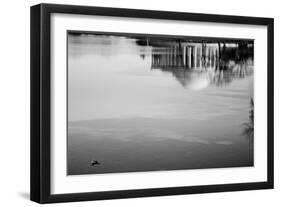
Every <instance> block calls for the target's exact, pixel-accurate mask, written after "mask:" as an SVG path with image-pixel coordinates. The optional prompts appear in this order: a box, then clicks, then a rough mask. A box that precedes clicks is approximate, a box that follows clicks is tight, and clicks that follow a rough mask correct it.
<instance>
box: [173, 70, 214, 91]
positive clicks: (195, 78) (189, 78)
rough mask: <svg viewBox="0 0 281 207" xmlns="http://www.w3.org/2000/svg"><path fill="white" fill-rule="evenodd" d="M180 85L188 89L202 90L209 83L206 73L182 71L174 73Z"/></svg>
mask: <svg viewBox="0 0 281 207" xmlns="http://www.w3.org/2000/svg"><path fill="white" fill-rule="evenodd" d="M174 75H175V77H176V78H177V80H178V81H179V82H180V83H181V85H182V86H183V87H184V88H186V89H189V90H202V89H204V88H207V87H208V85H209V84H210V78H209V76H208V73H197V72H195V73H194V72H190V71H189V72H183V73H174Z"/></svg>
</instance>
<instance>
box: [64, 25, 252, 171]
mask: <svg viewBox="0 0 281 207" xmlns="http://www.w3.org/2000/svg"><path fill="white" fill-rule="evenodd" d="M66 35H67V58H66V61H67V175H83V174H104V173H130V172H147V171H169V170H195V169H209V168H229V167H233V168H234V167H240V168H241V167H253V166H254V141H255V140H254V104H255V103H254V70H255V67H254V47H255V42H254V40H253V39H239V38H237V39H236V38H224V37H207V36H206V37H201V36H198V37H196V36H173V35H149V34H130V33H108V32H95V31H74V30H69V31H67V34H66Z"/></svg>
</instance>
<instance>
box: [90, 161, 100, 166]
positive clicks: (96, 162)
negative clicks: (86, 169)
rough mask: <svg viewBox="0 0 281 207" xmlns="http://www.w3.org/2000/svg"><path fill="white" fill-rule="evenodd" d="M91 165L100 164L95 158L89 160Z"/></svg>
mask: <svg viewBox="0 0 281 207" xmlns="http://www.w3.org/2000/svg"><path fill="white" fill-rule="evenodd" d="M91 165H92V166H94V165H100V163H99V162H98V161H97V160H92V161H91Z"/></svg>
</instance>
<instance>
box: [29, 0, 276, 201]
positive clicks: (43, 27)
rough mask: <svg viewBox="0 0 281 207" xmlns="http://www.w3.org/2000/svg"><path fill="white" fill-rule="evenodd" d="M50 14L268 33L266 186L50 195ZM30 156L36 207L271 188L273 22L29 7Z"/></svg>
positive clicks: (272, 162) (228, 17) (46, 5)
mask: <svg viewBox="0 0 281 207" xmlns="http://www.w3.org/2000/svg"><path fill="white" fill-rule="evenodd" d="M52 13H67V14H83V15H99V16H113V17H132V18H148V19H161V20H179V21H194V22H207V23H233V24H248V25H263V26H266V27H267V75H268V84H267V94H268V97H267V104H268V106H267V107H268V108H267V110H268V111H267V114H268V117H267V127H268V131H267V181H265V182H249V183H235V184H219V185H203V186H186V187H167V188H153V189H137V190H121V191H106V192H85V193H72V194H51V191H50V189H51V182H50V181H51V177H50V176H51V175H50V174H51V173H50V169H51V160H50V150H51V140H50V136H51V134H50V128H51V114H50V112H51V111H50V107H51V88H50V87H51V85H50V80H51V70H50V67H51V65H50V58H51V55H50V52H51V50H50V31H51V27H50V26H51V25H50V16H51V14H52ZM30 25H31V27H30V28H31V36H30V42H31V45H30V47H31V57H30V62H31V140H30V142H31V151H30V162H31V168H30V171H31V173H30V192H31V193H30V199H31V200H32V201H35V202H38V203H54V202H70V201H88V200H103V199H119V198H134V197H146V196H166V195H179V194H195V193H210V192H224V191H242V190H255V189H271V188H273V177H274V168H273V166H274V157H273V155H274V151H273V150H274V147H273V134H274V82H273V81H274V69H273V67H274V48H273V46H274V20H273V19H272V18H260V17H245V16H228V15H213V14H199V13H182V12H168V11H153V10H135V9H120V8H103V7H89V6H72V5H56V4H39V5H35V6H32V7H31V22H30Z"/></svg>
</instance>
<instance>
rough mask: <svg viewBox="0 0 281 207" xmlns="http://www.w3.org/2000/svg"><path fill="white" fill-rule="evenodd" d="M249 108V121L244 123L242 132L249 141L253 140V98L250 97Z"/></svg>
mask: <svg viewBox="0 0 281 207" xmlns="http://www.w3.org/2000/svg"><path fill="white" fill-rule="evenodd" d="M250 104H251V109H250V111H249V122H247V123H244V124H243V125H244V127H245V128H244V130H243V134H244V135H245V136H246V137H247V138H248V139H249V141H250V142H253V140H254V100H253V99H252V98H251V103H250Z"/></svg>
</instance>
